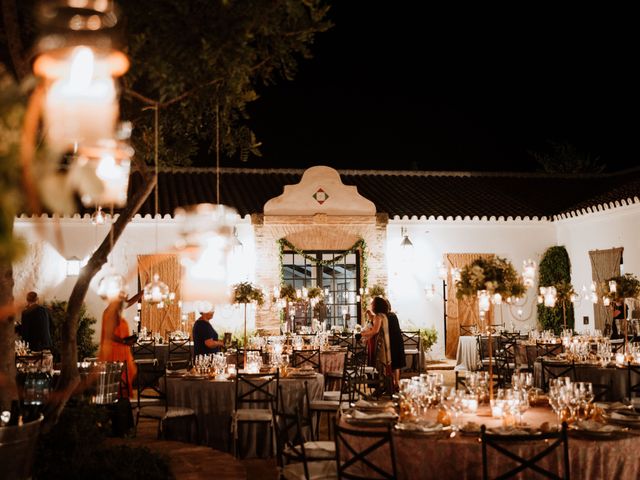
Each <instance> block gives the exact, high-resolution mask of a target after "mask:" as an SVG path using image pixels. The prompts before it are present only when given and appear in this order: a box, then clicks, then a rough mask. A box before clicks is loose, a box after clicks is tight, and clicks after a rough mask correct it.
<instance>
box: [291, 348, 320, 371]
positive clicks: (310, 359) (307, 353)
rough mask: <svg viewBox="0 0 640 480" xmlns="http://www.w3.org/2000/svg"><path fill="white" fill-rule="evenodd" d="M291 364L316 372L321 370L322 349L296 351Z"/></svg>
mask: <svg viewBox="0 0 640 480" xmlns="http://www.w3.org/2000/svg"><path fill="white" fill-rule="evenodd" d="M291 363H292V365H293V366H294V367H296V368H300V367H311V368H313V369H314V370H320V349H319V348H318V349H315V350H294V351H293V359H292V362H291Z"/></svg>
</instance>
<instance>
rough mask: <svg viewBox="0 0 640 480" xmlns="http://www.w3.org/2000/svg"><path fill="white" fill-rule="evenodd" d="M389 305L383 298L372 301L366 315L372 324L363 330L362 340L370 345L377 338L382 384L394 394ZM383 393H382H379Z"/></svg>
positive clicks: (378, 363)
mask: <svg viewBox="0 0 640 480" xmlns="http://www.w3.org/2000/svg"><path fill="white" fill-rule="evenodd" d="M387 313H389V304H388V303H387V301H386V300H385V299H384V298H382V297H375V298H373V299H372V300H371V303H370V304H369V308H368V309H367V312H366V315H367V318H368V319H369V321H370V322H371V327H370V328H367V329H366V330H363V332H362V339H363V341H365V342H367V343H369V341H370V340H371V339H372V338H375V355H376V358H375V366H376V369H377V370H378V375H379V376H380V379H381V384H382V385H383V386H384V390H385V391H386V392H387V393H393V388H392V381H393V373H392V364H391V345H390V342H389V339H390V337H389V320H388V319H387ZM377 393H381V392H377Z"/></svg>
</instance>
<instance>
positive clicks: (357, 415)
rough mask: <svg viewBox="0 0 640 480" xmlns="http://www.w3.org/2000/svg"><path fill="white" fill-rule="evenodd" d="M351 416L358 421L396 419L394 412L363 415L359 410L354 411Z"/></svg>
mask: <svg viewBox="0 0 640 480" xmlns="http://www.w3.org/2000/svg"><path fill="white" fill-rule="evenodd" d="M352 416H353V418H357V419H359V420H373V419H378V418H380V419H382V418H396V417H397V414H396V413H395V412H377V413H365V412H361V411H360V410H354V411H353V414H352Z"/></svg>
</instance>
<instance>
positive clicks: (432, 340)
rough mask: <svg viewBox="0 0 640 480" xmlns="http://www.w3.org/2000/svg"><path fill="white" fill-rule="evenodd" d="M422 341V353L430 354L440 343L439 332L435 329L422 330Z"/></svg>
mask: <svg viewBox="0 0 640 480" xmlns="http://www.w3.org/2000/svg"><path fill="white" fill-rule="evenodd" d="M420 341H421V342H422V351H423V352H425V353H426V352H428V351H429V350H431V348H432V347H433V346H434V345H435V344H436V343H437V341H438V331H437V330H436V329H435V328H434V327H431V328H423V329H420Z"/></svg>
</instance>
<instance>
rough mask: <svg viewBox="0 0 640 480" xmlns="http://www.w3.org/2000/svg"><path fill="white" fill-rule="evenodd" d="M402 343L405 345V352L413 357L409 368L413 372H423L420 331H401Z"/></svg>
mask: <svg viewBox="0 0 640 480" xmlns="http://www.w3.org/2000/svg"><path fill="white" fill-rule="evenodd" d="M401 333H402V344H403V345H404V354H405V356H407V357H411V367H408V368H407V370H409V371H412V372H417V373H420V372H422V365H421V363H422V362H421V361H420V360H421V359H422V341H421V340H420V331H412V332H404V331H403V332H401Z"/></svg>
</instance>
